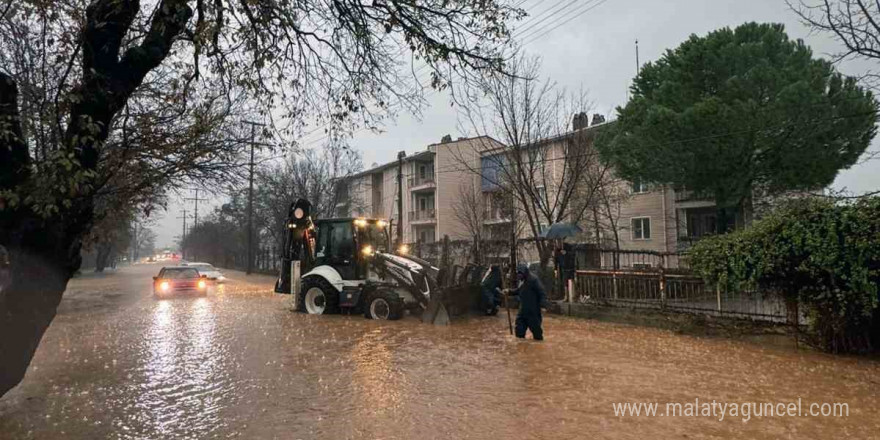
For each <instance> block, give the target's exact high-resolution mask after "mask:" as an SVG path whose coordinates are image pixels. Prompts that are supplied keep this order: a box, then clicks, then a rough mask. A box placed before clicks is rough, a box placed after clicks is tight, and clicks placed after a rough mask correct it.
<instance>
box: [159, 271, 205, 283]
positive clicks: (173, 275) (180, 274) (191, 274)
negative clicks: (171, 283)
mask: <svg viewBox="0 0 880 440" xmlns="http://www.w3.org/2000/svg"><path fill="white" fill-rule="evenodd" d="M198 277H199V271H197V270H195V269H189V268H180V269H165V270H164V271H162V278H168V279H172V280H179V279H185V278H198Z"/></svg>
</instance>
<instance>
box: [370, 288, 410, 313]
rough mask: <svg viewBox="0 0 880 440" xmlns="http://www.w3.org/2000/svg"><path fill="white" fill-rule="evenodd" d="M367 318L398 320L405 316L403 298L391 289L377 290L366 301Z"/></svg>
mask: <svg viewBox="0 0 880 440" xmlns="http://www.w3.org/2000/svg"><path fill="white" fill-rule="evenodd" d="M364 316H365V317H366V318H367V319H383V320H396V319H400V318H402V317H403V300H402V299H401V298H400V296H398V295H397V294H396V293H394V292H393V291H391V290H377V291H375V292H373V293H372V294H370V295H369V296H368V297H367V301H366V302H365V303H364Z"/></svg>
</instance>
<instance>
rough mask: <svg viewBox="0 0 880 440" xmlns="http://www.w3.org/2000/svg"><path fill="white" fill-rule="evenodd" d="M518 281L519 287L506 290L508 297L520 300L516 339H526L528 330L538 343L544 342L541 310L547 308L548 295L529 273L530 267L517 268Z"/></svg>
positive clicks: (539, 282)
mask: <svg viewBox="0 0 880 440" xmlns="http://www.w3.org/2000/svg"><path fill="white" fill-rule="evenodd" d="M516 279H517V281H518V283H519V287H517V288H516V289H513V290H511V289H505V290H504V293H505V294H507V295H508V296H515V297H518V299H519V313H517V314H516V330H515V332H516V337H517V338H525V337H526V329H528V330H529V331H530V332H532V337H534V338H535V340H536V341H542V340H544V330H543V328H541V324H542V320H543V318H542V317H541V308H542V307H543V308H547V295H546V294H545V293H544V286H543V285H542V284H541V280H539V279H538V278H537V277H536V276H534V275H532V274H531V273H529V267H528V266H526V265H524V264H521V265H519V266H517V268H516Z"/></svg>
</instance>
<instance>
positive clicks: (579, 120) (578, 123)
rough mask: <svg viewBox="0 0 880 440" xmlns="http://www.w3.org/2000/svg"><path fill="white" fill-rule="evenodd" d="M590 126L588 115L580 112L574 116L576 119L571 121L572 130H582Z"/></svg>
mask: <svg viewBox="0 0 880 440" xmlns="http://www.w3.org/2000/svg"><path fill="white" fill-rule="evenodd" d="M589 125H590V119H589V117H588V116H587V114H586V113H584V112H580V113H577V114H575V115H574V118H572V120H571V129H572V130H580V129H582V128H586V127H588V126H589Z"/></svg>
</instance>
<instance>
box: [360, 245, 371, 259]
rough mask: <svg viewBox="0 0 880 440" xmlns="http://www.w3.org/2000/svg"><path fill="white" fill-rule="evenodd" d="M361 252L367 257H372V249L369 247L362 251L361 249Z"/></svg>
mask: <svg viewBox="0 0 880 440" xmlns="http://www.w3.org/2000/svg"><path fill="white" fill-rule="evenodd" d="M361 252H363V254H364V255H366V256H368V257H369V256H370V255H373V247H372V246H370V245H366V246H364V248H363V249H361Z"/></svg>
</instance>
